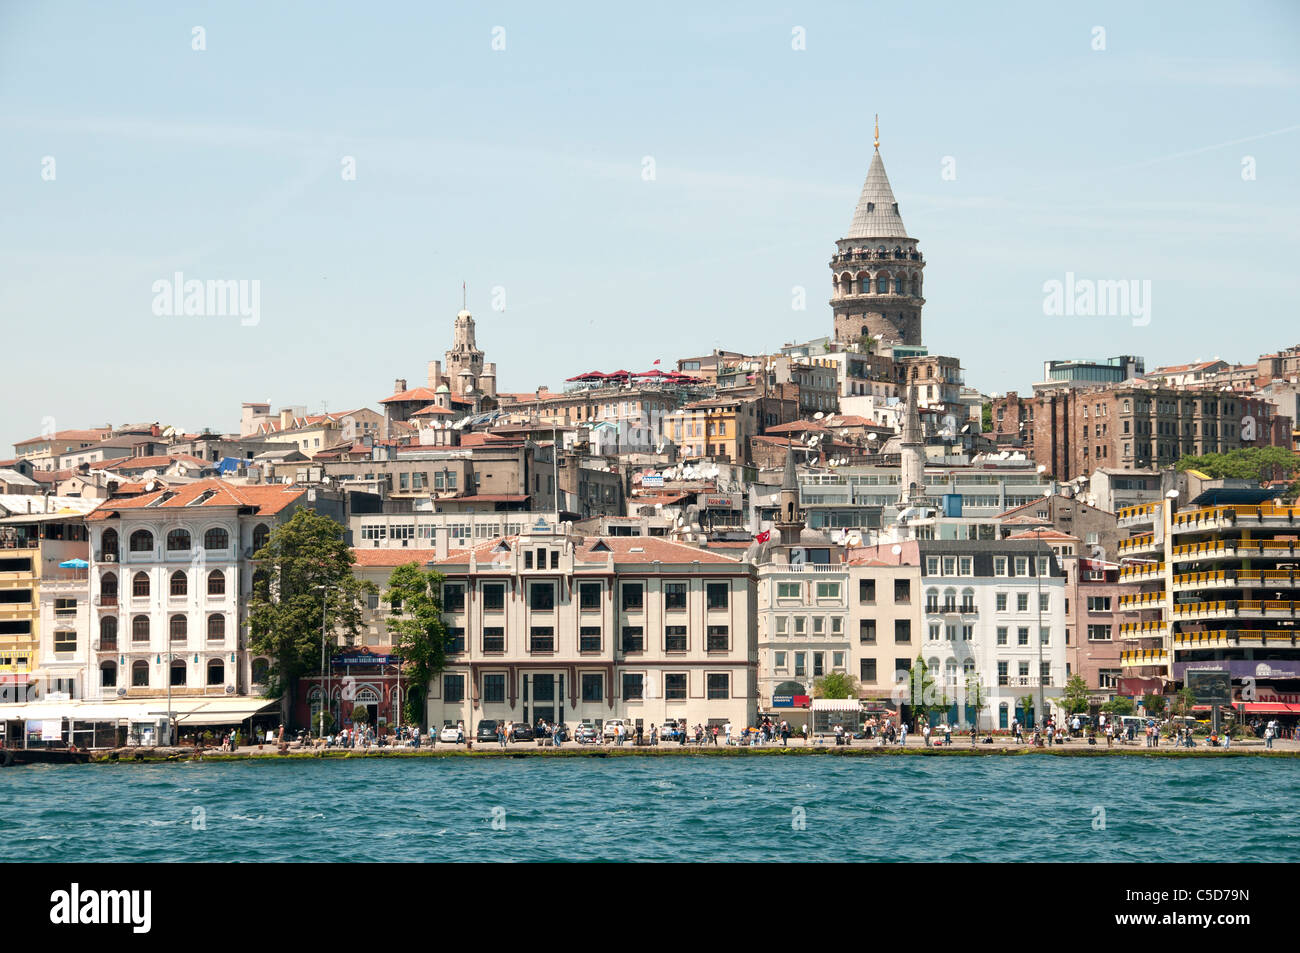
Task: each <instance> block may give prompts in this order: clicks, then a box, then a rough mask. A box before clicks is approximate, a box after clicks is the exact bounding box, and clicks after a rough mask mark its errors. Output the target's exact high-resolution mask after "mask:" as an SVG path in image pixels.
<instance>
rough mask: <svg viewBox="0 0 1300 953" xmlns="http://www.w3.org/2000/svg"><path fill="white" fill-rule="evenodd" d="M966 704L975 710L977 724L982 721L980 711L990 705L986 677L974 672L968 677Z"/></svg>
mask: <svg viewBox="0 0 1300 953" xmlns="http://www.w3.org/2000/svg"><path fill="white" fill-rule="evenodd" d="M966 705H967V706H968V707H969V708H971V709H972V710H973V711H974V718H975V722H974V723H975V724H976V725H979V723H980V713H981V712H982V711H984V709H985V708H987V707H988V691H987V690H986V689H985V688H984V679H983V678H981V677H980V675H979V674H978V673H974V674H972V675H970V676H969V677H967V679H966Z"/></svg>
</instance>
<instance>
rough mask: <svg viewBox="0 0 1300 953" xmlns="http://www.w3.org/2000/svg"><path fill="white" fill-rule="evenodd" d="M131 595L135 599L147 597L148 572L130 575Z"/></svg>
mask: <svg viewBox="0 0 1300 953" xmlns="http://www.w3.org/2000/svg"><path fill="white" fill-rule="evenodd" d="M131 595H132V596H134V597H135V598H137V599H147V598H148V597H149V574H148V573H147V572H138V573H136V574H135V575H134V576H132V577H131Z"/></svg>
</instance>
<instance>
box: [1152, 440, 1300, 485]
mask: <svg viewBox="0 0 1300 953" xmlns="http://www.w3.org/2000/svg"><path fill="white" fill-rule="evenodd" d="M1176 467H1177V469H1178V471H1179V472H1180V473H1181V472H1183V471H1185V470H1200V471H1201V472H1202V473H1204V474H1205V475H1206V476H1209V477H1211V478H1213V479H1216V480H1217V479H1221V478H1224V477H1230V478H1235V479H1243V480H1256V481H1258V482H1263V481H1264V480H1267V479H1274V478H1283V477H1287V476H1290V475H1291V474H1293V473H1295V472H1296V471H1297V470H1300V456H1297V455H1296V454H1294V453H1292V452H1291V451H1290V450H1287V449H1286V448H1285V447H1240V448H1238V449H1236V450H1230V451H1228V452H1227V453H1207V454H1203V455H1202V456H1199V457H1183V458H1182V459H1181V460H1179V461H1178V463H1177V464H1176Z"/></svg>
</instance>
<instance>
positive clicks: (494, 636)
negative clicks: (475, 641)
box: [483, 625, 506, 652]
mask: <svg viewBox="0 0 1300 953" xmlns="http://www.w3.org/2000/svg"><path fill="white" fill-rule="evenodd" d="M505 650H506V630H505V629H504V628H502V627H501V626H499V625H494V626H484V627H483V651H484V652H504V651H505Z"/></svg>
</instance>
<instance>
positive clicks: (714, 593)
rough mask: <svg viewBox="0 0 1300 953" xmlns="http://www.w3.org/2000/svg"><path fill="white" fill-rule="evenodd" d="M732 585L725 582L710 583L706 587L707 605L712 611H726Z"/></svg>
mask: <svg viewBox="0 0 1300 953" xmlns="http://www.w3.org/2000/svg"><path fill="white" fill-rule="evenodd" d="M730 592H731V585H730V584H729V583H725V582H710V583H708V584H706V586H705V598H706V604H707V605H708V607H709V608H710V609H725V608H727V605H728V594H729V593H730Z"/></svg>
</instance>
